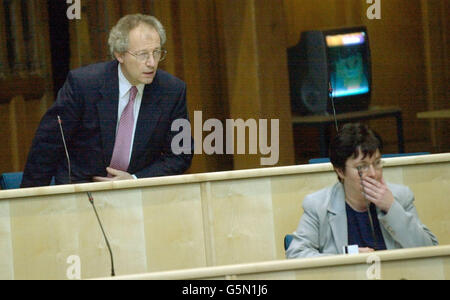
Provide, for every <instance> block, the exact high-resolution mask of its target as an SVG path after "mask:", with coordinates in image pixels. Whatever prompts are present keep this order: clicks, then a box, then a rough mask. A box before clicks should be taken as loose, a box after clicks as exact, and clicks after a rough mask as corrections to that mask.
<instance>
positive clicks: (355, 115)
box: [292, 107, 401, 124]
mask: <svg viewBox="0 0 450 300" xmlns="http://www.w3.org/2000/svg"><path fill="white" fill-rule="evenodd" d="M400 112H401V109H400V108H398V107H373V108H370V109H369V110H363V111H356V112H348V113H342V114H337V115H336V119H337V120H338V121H342V120H352V119H364V118H375V117H381V116H385V115H393V114H397V113H400ZM327 122H334V117H333V115H332V114H329V115H311V116H299V115H292V123H293V124H310V123H327Z"/></svg>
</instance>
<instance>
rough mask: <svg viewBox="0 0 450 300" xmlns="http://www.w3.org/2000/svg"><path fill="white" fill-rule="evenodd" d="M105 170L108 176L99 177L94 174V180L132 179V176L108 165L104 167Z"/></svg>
mask: <svg viewBox="0 0 450 300" xmlns="http://www.w3.org/2000/svg"><path fill="white" fill-rule="evenodd" d="M106 172H108V177H101V176H94V177H93V180H94V181H97V182H98V181H115V180H127V179H134V177H133V176H132V175H131V174H129V173H127V172H125V171H121V170H116V169H113V168H110V167H107V168H106Z"/></svg>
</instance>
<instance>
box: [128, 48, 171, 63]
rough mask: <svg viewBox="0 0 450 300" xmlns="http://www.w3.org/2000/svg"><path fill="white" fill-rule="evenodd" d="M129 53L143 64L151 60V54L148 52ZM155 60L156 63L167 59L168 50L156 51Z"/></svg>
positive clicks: (154, 52) (153, 53) (154, 51)
mask: <svg viewBox="0 0 450 300" xmlns="http://www.w3.org/2000/svg"><path fill="white" fill-rule="evenodd" d="M127 53H129V54H131V55H133V56H134V57H136V59H137V60H138V61H140V62H142V63H145V62H147V61H148V60H149V58H150V53H148V52H141V53H133V52H130V51H128V50H127ZM151 55H152V56H153V59H154V60H155V61H163V60H164V59H165V58H166V55H167V50H166V49H156V50H153V52H152V54H151Z"/></svg>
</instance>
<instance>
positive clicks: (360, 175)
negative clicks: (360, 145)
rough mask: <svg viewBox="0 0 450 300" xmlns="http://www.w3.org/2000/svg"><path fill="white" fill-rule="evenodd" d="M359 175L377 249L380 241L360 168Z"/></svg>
mask: <svg viewBox="0 0 450 300" xmlns="http://www.w3.org/2000/svg"><path fill="white" fill-rule="evenodd" d="M358 175H359V178H360V180H361V187H362V190H363V196H364V200H366V207H367V214H368V216H369V224H370V230H371V232H372V238H373V242H374V243H375V248H376V247H377V246H378V240H377V236H376V235H375V228H374V226H373V219H372V214H371V212H370V201H369V200H367V197H366V192H365V190H364V187H363V178H362V170H361V167H358ZM374 250H376V249H374Z"/></svg>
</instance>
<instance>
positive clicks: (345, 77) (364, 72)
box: [288, 26, 372, 114]
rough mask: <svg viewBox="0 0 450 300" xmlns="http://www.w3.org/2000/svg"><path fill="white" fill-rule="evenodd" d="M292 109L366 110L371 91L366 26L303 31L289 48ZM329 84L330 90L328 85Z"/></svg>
mask: <svg viewBox="0 0 450 300" xmlns="http://www.w3.org/2000/svg"><path fill="white" fill-rule="evenodd" d="M288 68H289V82H290V95H291V106H292V111H294V112H296V113H300V114H327V113H331V112H332V103H331V97H333V100H334V105H335V109H336V113H343V112H351V111H360V110H365V109H367V108H368V107H369V104H370V95H371V90H372V76H371V62H370V47H369V37H368V33H367V29H366V27H363V26H360V27H350V28H340V29H332V30H313V31H305V32H302V34H301V37H300V41H299V43H298V44H297V45H295V46H294V47H291V48H289V49H288ZM330 86H331V91H332V92H331V93H330V89H329V87H330Z"/></svg>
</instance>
